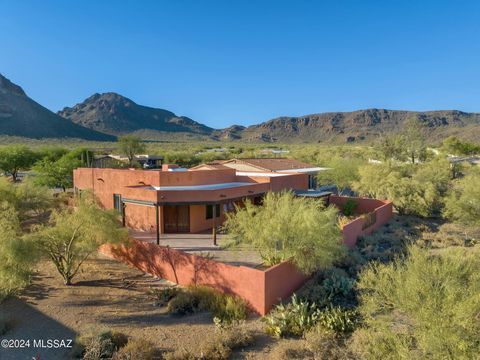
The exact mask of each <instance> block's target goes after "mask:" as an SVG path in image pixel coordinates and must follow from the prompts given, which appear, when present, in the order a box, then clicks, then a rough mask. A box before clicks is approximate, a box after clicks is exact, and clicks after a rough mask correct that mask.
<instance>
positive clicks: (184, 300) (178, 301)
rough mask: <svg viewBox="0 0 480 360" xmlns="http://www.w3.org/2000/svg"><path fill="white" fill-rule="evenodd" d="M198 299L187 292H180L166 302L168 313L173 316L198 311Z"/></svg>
mask: <svg viewBox="0 0 480 360" xmlns="http://www.w3.org/2000/svg"><path fill="white" fill-rule="evenodd" d="M198 304H199V299H198V297H197V296H195V295H194V294H192V293H191V292H189V291H182V292H180V293H179V294H177V296H175V297H174V298H173V299H171V300H170V301H169V302H168V312H170V313H172V314H175V315H187V314H193V313H194V312H196V311H198V310H199V307H198Z"/></svg>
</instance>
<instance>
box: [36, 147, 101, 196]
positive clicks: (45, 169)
mask: <svg viewBox="0 0 480 360" xmlns="http://www.w3.org/2000/svg"><path fill="white" fill-rule="evenodd" d="M92 158H93V153H92V152H91V151H89V150H87V149H84V148H78V149H75V150H72V151H70V152H68V153H66V154H64V155H62V156H61V157H60V158H59V159H57V160H52V159H51V157H49V156H47V157H44V158H43V159H42V160H39V161H37V162H36V163H35V165H34V167H33V168H34V170H35V171H36V173H37V176H36V177H35V183H36V184H38V185H43V186H47V187H50V188H55V187H60V188H62V189H63V191H65V190H66V189H68V188H71V187H72V186H73V170H74V169H76V168H78V167H80V166H86V165H87V163H88V162H89V161H90V159H92Z"/></svg>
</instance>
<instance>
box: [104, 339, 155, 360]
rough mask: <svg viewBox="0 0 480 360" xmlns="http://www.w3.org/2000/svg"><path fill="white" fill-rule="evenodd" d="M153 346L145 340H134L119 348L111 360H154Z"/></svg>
mask: <svg viewBox="0 0 480 360" xmlns="http://www.w3.org/2000/svg"><path fill="white" fill-rule="evenodd" d="M155 355H156V349H155V346H154V345H153V344H152V343H151V342H149V341H147V340H145V339H134V340H130V341H128V343H127V344H126V345H125V346H123V347H121V348H120V349H119V350H118V351H117V352H116V353H115V354H114V356H113V360H152V359H154V358H155Z"/></svg>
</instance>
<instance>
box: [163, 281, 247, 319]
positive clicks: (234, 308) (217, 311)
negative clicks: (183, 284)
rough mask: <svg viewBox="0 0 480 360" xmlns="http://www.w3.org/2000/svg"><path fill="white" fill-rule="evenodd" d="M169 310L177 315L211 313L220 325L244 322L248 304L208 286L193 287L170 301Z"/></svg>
mask: <svg viewBox="0 0 480 360" xmlns="http://www.w3.org/2000/svg"><path fill="white" fill-rule="evenodd" d="M168 310H169V312H171V313H173V314H177V315H186V314H191V313H194V312H197V311H209V312H211V313H212V315H213V317H214V321H215V323H216V324H218V325H228V324H231V323H233V322H236V321H240V320H244V319H246V317H247V314H248V308H247V304H246V303H245V301H244V300H243V299H241V298H240V297H238V296H234V295H229V294H224V293H221V292H220V291H218V290H215V289H213V288H210V287H208V286H192V287H189V288H188V289H186V290H184V291H181V292H179V293H178V294H177V295H176V296H175V297H174V298H172V299H171V300H170V301H169V303H168Z"/></svg>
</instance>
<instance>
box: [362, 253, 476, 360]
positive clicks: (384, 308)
mask: <svg viewBox="0 0 480 360" xmlns="http://www.w3.org/2000/svg"><path fill="white" fill-rule="evenodd" d="M477 250H478V249H477ZM357 288H358V290H359V300H360V306H359V312H360V314H361V315H362V318H363V320H364V326H363V327H362V328H361V329H359V330H357V331H356V332H355V334H354V339H353V340H354V341H353V343H354V344H356V345H357V346H355V348H357V349H358V350H359V351H358V352H359V354H357V355H358V358H360V359H476V358H478V354H479V353H480V341H479V339H478V334H479V333H480V321H478V314H479V313H480V297H479V296H478V294H480V257H479V256H478V251H470V250H467V249H465V248H450V249H447V250H445V251H442V252H440V253H437V254H431V253H430V252H429V251H428V250H426V249H418V248H415V247H412V248H411V249H410V252H409V254H408V257H407V258H399V259H397V260H396V261H394V262H393V263H390V264H374V265H372V266H369V267H367V268H366V269H365V270H364V271H363V272H362V273H361V274H360V277H359V280H358V283H357Z"/></svg>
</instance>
